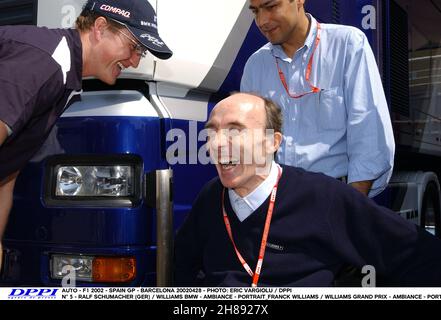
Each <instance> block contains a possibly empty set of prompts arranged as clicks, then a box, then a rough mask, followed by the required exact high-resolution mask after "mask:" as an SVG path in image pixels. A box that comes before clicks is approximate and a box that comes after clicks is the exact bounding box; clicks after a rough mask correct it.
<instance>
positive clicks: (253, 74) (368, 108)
mask: <svg viewBox="0 0 441 320" xmlns="http://www.w3.org/2000/svg"><path fill="white" fill-rule="evenodd" d="M308 18H309V19H310V21H311V28H310V31H309V34H308V36H307V38H306V41H305V44H304V46H303V47H301V48H300V49H298V50H297V52H296V53H295V54H294V56H293V57H292V58H291V57H288V56H287V55H286V54H285V52H284V51H283V49H282V47H281V46H280V45H272V44H271V43H268V44H266V45H264V46H263V47H262V48H260V49H259V50H258V51H256V52H255V53H254V54H253V55H252V56H251V57H250V58H249V60H248V61H247V63H246V65H245V69H244V74H243V77H242V82H241V91H244V92H254V93H258V94H260V95H263V96H265V97H268V98H271V99H272V100H273V101H274V102H276V103H277V104H278V105H279V106H280V107H281V109H282V113H283V121H284V126H283V135H284V137H283V141H282V146H281V148H280V150H279V152H278V155H277V156H278V162H280V163H282V164H286V165H291V166H296V167H301V168H304V169H306V170H309V171H313V172H322V173H325V174H327V175H329V176H332V177H336V178H337V177H342V176H348V183H351V182H356V181H365V180H374V183H373V185H372V189H371V191H370V193H369V196H370V197H373V196H375V195H377V194H378V193H380V192H381V191H382V190H383V189H384V188H385V187H386V185H387V183H388V181H389V179H390V176H391V175H392V168H393V157H394V152H395V143H394V137H393V132H392V125H391V120H390V115H389V110H388V107H387V102H386V98H385V95H384V91H383V87H382V83H381V78H380V75H379V72H378V67H377V64H376V61H375V57H374V55H373V52H372V49H371V48H370V46H369V42H368V40H367V38H366V36H365V35H364V33H363V32H362V31H360V30H358V29H357V28H354V27H350V26H343V25H333V24H320V25H321V39H320V43H319V45H318V47H317V49H316V51H315V54H314V59H313V64H312V70H311V76H310V81H311V83H312V84H313V85H315V86H317V87H319V88H320V89H321V90H320V92H318V93H311V94H307V95H305V96H303V97H302V98H297V99H295V98H291V97H290V96H288V94H287V93H286V90H285V88H284V87H283V84H282V82H281V80H280V77H279V74H278V71H277V65H276V60H275V59H276V58H277V59H278V62H279V66H280V69H281V70H282V71H283V73H284V75H285V78H286V82H287V85H288V88H289V90H290V92H291V94H302V93H304V92H308V91H310V90H311V88H310V86H309V84H308V82H307V81H306V79H305V74H306V68H307V66H308V62H309V58H310V56H311V53H312V51H313V49H314V42H315V39H316V33H317V21H316V20H315V19H314V18H313V17H312V16H311V15H308Z"/></svg>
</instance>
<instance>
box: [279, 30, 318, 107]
mask: <svg viewBox="0 0 441 320" xmlns="http://www.w3.org/2000/svg"><path fill="white" fill-rule="evenodd" d="M320 30H321V29H320V23H317V35H316V37H315V43H314V50H313V51H312V54H311V58H309V62H308V67H307V68H306V74H305V78H306V82H307V83H308V84H309V86H310V87H311V91H308V92H305V93H302V94H292V93H290V92H289V89H288V84H287V83H286V79H285V75H284V74H283V71H282V69H280V66H279V61H278V60H277V57H276V65H277V71H278V72H279V77H280V81H281V82H282V84H283V87H284V88H285V90H286V93H287V94H288V96H290V97H291V98H293V99H298V98H301V97H303V96H306V95H307V94H310V93H316V92H319V91H320V88H318V87H316V86H314V85H313V84H312V83H311V81H310V80H309V77H310V75H311V69H312V61H313V58H314V53H315V50H316V49H317V47H318V44H319V42H320Z"/></svg>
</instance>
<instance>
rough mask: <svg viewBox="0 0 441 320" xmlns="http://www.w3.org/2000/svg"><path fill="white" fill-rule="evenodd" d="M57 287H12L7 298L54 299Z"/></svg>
mask: <svg viewBox="0 0 441 320" xmlns="http://www.w3.org/2000/svg"><path fill="white" fill-rule="evenodd" d="M57 291H58V289H12V291H11V293H10V294H9V296H8V298H9V299H55V298H56V297H57V296H56V293H57Z"/></svg>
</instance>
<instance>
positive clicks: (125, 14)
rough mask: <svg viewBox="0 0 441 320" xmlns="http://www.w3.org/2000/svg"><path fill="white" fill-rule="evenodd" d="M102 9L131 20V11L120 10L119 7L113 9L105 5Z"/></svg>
mask: <svg viewBox="0 0 441 320" xmlns="http://www.w3.org/2000/svg"><path fill="white" fill-rule="evenodd" d="M100 9H101V10H103V11H107V12H112V13H115V14H119V15H121V16H123V17H126V18H130V11H125V10H122V9H120V8H117V7H112V6H109V5H107V4H103V5H101V7H100Z"/></svg>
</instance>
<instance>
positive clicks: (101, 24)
mask: <svg viewBox="0 0 441 320" xmlns="http://www.w3.org/2000/svg"><path fill="white" fill-rule="evenodd" d="M108 26H109V23H108V22H107V20H106V18H104V17H98V18H96V20H95V22H94V24H93V33H94V36H95V38H96V39H97V40H100V39H101V38H102V36H103V34H104V31H105V30H106V29H107V28H108Z"/></svg>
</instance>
